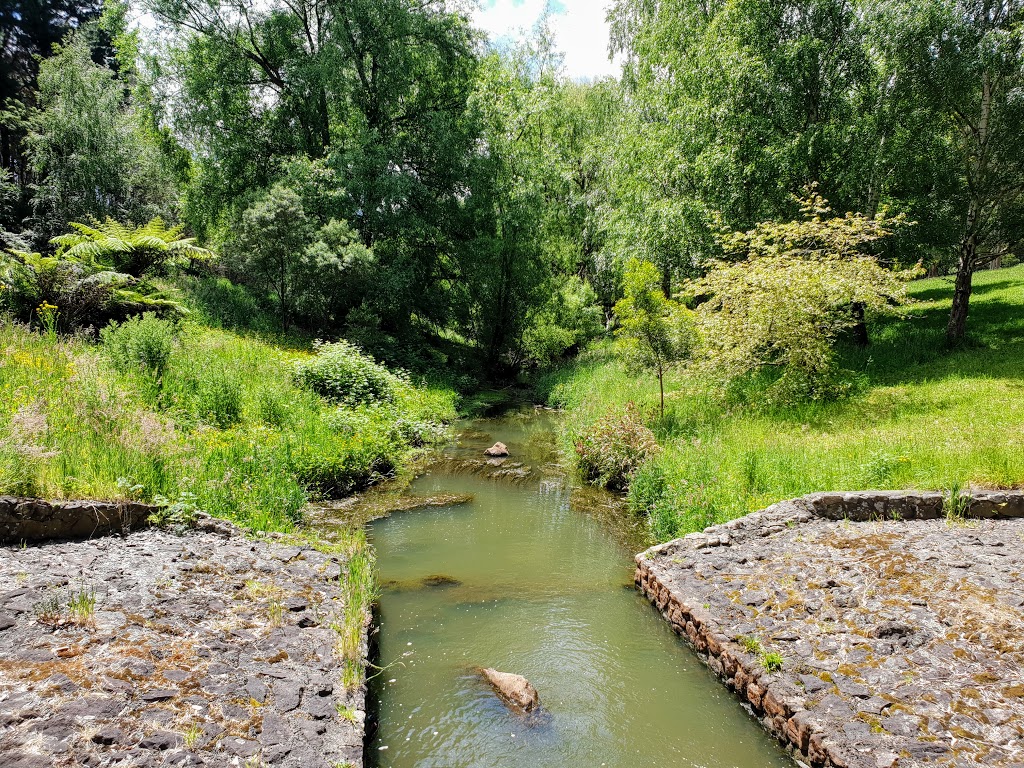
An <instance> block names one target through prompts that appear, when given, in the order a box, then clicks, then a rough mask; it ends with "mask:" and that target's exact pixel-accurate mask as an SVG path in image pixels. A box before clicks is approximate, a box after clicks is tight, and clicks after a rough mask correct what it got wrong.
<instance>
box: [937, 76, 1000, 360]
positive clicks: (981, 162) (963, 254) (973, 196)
mask: <svg viewBox="0 0 1024 768" xmlns="http://www.w3.org/2000/svg"><path fill="white" fill-rule="evenodd" d="M991 117H992V84H991V81H990V80H989V76H988V73H987V72H985V73H983V74H982V78H981V111H980V114H979V116H978V124H977V127H974V126H970V125H968V126H967V127H965V128H964V134H965V136H966V137H967V140H968V141H973V142H974V143H975V145H976V146H975V147H973V148H972V149H973V150H974V157H973V159H971V160H970V162H969V163H968V167H967V186H968V189H969V190H970V200H969V201H968V205H967V220H966V222H965V224H964V235H963V238H962V239H961V241H960V257H959V259H958V260H957V265H956V287H955V288H954V289H953V309H952V311H950V313H949V324H948V325H947V326H946V343H947V344H949V345H950V346H952V345H954V344H956V343H958V342H959V341H961V340H963V338H964V335H965V334H966V333H967V310H968V308H969V307H970V303H971V282H972V280H973V278H974V270H975V269H976V268H977V266H978V244H979V242H978V241H979V232H980V231H981V229H982V228H981V223H982V218H983V216H984V210H985V205H986V203H987V202H990V201H987V200H985V199H983V197H982V192H981V190H983V189H985V187H986V184H985V183H984V182H985V180H986V178H987V176H988V164H987V162H986V158H987V156H988V143H989V139H990V134H989V121H990V119H991Z"/></svg>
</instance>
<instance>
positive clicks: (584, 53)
mask: <svg viewBox="0 0 1024 768" xmlns="http://www.w3.org/2000/svg"><path fill="white" fill-rule="evenodd" d="M547 2H548V0H482V2H481V7H480V8H479V9H478V10H477V11H476V12H475V14H474V20H475V21H476V24H477V26H479V27H480V28H481V29H483V30H484V31H486V32H487V33H488V34H489V35H490V36H491V39H493V40H500V39H502V38H509V37H511V38H519V37H521V36H522V35H523V34H524V33H529V31H530V30H531V29H532V28H533V25H534V24H535V23H536V21H537V19H538V18H540V15H541V13H542V12H543V11H544V6H545V5H547ZM610 2H611V0H552V1H551V9H552V19H551V26H552V30H553V32H554V35H555V41H556V43H557V46H558V48H559V49H560V50H561V51H562V53H564V54H565V74H566V76H568V77H570V78H573V79H575V80H581V79H594V78H599V77H604V76H606V75H618V74H619V65H618V64H617V63H614V62H611V61H608V22H607V21H606V20H605V14H606V12H607V7H608V5H609V4H610Z"/></svg>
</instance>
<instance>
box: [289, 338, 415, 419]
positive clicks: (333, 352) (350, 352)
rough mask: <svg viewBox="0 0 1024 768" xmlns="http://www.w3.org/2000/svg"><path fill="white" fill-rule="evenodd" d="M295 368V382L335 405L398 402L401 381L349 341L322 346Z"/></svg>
mask: <svg viewBox="0 0 1024 768" xmlns="http://www.w3.org/2000/svg"><path fill="white" fill-rule="evenodd" d="M316 353H317V354H316V356H315V357H313V358H311V359H309V360H305V361H303V362H301V363H299V364H298V365H297V366H296V367H295V380H296V382H297V383H298V384H300V385H301V386H303V387H307V388H308V389H310V390H312V391H313V392H316V393H317V394H318V395H320V396H322V397H325V398H327V399H328V400H331V401H332V402H336V403H347V404H349V405H359V404H364V403H387V402H392V401H393V400H394V399H395V388H396V387H397V386H398V385H399V380H398V378H397V377H396V376H395V375H394V374H392V373H390V372H389V371H388V370H387V369H385V368H384V367H382V366H380V365H378V364H377V363H375V362H374V360H373V358H371V357H368V356H367V355H364V354H363V353H362V352H360V351H359V350H358V349H357V348H356V347H354V346H352V345H351V344H349V343H348V342H346V341H340V342H337V343H335V344H321V345H320V346H318V347H317V350H316Z"/></svg>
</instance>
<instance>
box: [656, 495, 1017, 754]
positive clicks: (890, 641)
mask: <svg viewBox="0 0 1024 768" xmlns="http://www.w3.org/2000/svg"><path fill="white" fill-rule="evenodd" d="M847 497H849V498H847ZM980 498H981V501H977V502H976V504H975V506H976V508H977V510H978V512H979V515H980V517H979V518H978V519H971V518H961V517H956V518H951V519H949V520H947V519H944V518H942V517H941V508H942V498H941V496H939V495H938V494H922V495H920V496H913V495H911V494H893V493H887V494H875V495H874V496H872V494H870V493H859V494H816V495H815V496H813V497H805V498H804V499H797V500H794V501H791V502H782V503H780V504H776V505H774V506H772V507H769V508H768V509H766V510H763V511H761V512H757V513H754V514H752V515H749V516H747V517H746V518H741V519H739V520H734V521H731V522H730V523H727V524H725V525H724V526H715V527H713V528H711V529H708V530H707V531H705V532H704V533H700V534H691V535H690V536H687V537H685V538H683V539H680V540H677V541H673V542H669V543H668V544H663V545H660V546H658V547H654V548H652V549H651V550H648V551H647V552H646V553H643V554H641V555H638V556H637V574H636V580H637V585H638V586H639V588H640V589H641V590H642V591H643V592H644V594H645V595H647V597H648V598H649V599H650V600H651V601H652V602H653V603H654V605H655V606H656V607H657V608H658V609H659V610H660V611H661V612H662V614H663V615H664V616H665V618H666V619H667V620H668V621H669V622H670V623H671V624H672V626H673V628H674V629H675V631H676V632H677V633H679V634H680V635H683V636H684V637H686V638H687V639H688V640H689V641H690V643H691V644H692V645H693V646H694V648H695V649H696V650H697V651H698V653H700V654H701V655H702V657H703V658H704V660H705V662H706V663H707V664H708V666H709V667H711V668H712V669H713V670H714V671H715V672H716V673H717V674H719V676H721V677H722V678H723V679H724V680H725V681H726V684H727V685H728V686H729V687H730V688H731V689H732V690H734V691H735V692H736V693H737V695H738V696H739V697H740V698H741V700H742V701H743V703H744V704H745V705H746V706H747V707H748V708H749V709H751V710H752V711H753V712H754V713H755V714H756V715H757V716H758V717H759V718H760V719H761V721H762V723H763V724H764V725H765V727H766V728H767V729H768V730H769V731H771V732H772V733H774V734H775V735H777V736H778V737H779V738H780V739H782V740H783V741H784V742H786V743H788V744H789V745H790V747H791V748H792V749H793V750H794V751H795V752H796V753H798V756H799V757H800V759H801V761H803V762H805V763H810V764H811V765H813V766H835V767H836V768H877V766H886V767H891V766H950V767H953V766H956V767H957V768H959V767H960V766H999V767H1000V768H1010V766H1021V765H1024V640H1022V638H1024V599H1022V593H1021V588H1020V584H1021V577H1022V574H1024V519H1021V511H1022V509H1024V494H1019V493H1018V494H1013V493H1001V494H996V493H988V494H980ZM844 505H845V506H844ZM901 512H902V514H901ZM857 520H859V522H858V521H857ZM726 531H727V532H728V534H729V539H728V543H726V544H723V543H722V540H721V534H722V533H724V532H726ZM755 597H756V599H754V598H755ZM773 654H777V657H774V660H775V661H778V660H780V659H781V669H777V668H776V665H775V664H772V663H769V656H770V655H773Z"/></svg>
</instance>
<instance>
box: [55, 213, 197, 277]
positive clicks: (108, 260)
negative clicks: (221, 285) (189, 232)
mask: <svg viewBox="0 0 1024 768" xmlns="http://www.w3.org/2000/svg"><path fill="white" fill-rule="evenodd" d="M68 226H69V227H71V229H72V230H73V231H72V232H70V233H68V234H64V235H58V236H57V237H54V238H53V239H52V240H51V241H50V242H51V243H52V244H53V245H56V246H57V247H58V251H57V255H58V256H64V257H65V258H68V259H71V260H74V261H77V262H79V263H81V264H85V265H87V266H89V267H95V268H98V269H99V270H106V271H114V272H122V273H127V274H129V275H131V276H132V277H141V276H142V275H144V274H146V273H148V272H154V271H158V270H163V269H167V268H171V267H181V266H184V265H186V264H188V263H190V262H193V261H205V260H208V259H211V258H212V257H213V253H212V252H211V251H209V250H207V249H205V248H200V247H199V246H197V245H196V243H195V238H192V237H182V233H183V232H184V227H182V226H180V225H179V226H176V227H168V226H167V224H166V223H164V220H163V219H161V218H159V217H158V218H155V219H153V220H151V221H150V222H149V223H148V224H144V225H143V226H141V227H130V226H125V225H124V224H121V223H119V222H117V221H115V220H114V219H112V218H110V217H107V218H106V219H105V220H104V221H102V222H100V221H96V220H95V219H94V220H93V223H92V224H91V225H87V224H80V223H78V222H75V221H72V222H71V223H70V224H69V225H68Z"/></svg>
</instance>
